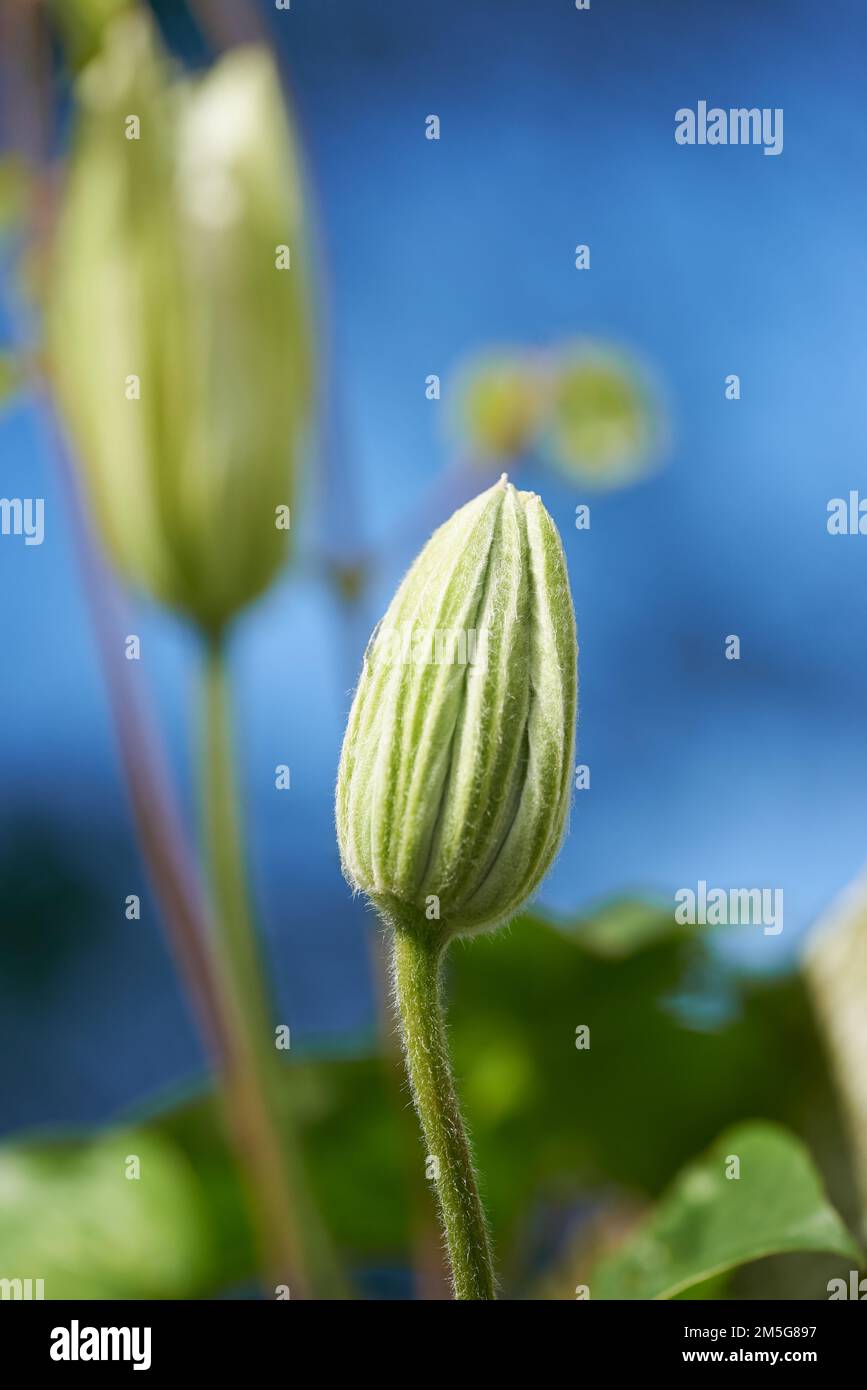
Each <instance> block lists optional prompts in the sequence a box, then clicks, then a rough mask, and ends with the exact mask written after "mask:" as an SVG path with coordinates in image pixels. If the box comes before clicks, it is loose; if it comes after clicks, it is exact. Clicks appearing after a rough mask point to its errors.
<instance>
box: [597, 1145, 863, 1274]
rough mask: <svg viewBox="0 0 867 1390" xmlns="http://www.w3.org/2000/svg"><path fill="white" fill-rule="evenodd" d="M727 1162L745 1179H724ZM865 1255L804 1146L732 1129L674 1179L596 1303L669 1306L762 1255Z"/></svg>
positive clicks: (607, 1270)
mask: <svg viewBox="0 0 867 1390" xmlns="http://www.w3.org/2000/svg"><path fill="white" fill-rule="evenodd" d="M731 1156H736V1157H737V1158H738V1159H739V1160H740V1177H739V1178H737V1179H735V1178H730V1177H727V1176H726V1169H727V1166H728V1164H729V1161H730V1158H731ZM794 1251H829V1252H833V1253H835V1254H839V1255H845V1256H846V1257H847V1258H849V1259H851V1260H853V1261H854V1263H855V1264H856V1265H858V1264H859V1263H860V1259H861V1255H860V1252H859V1250H858V1247H857V1245H856V1244H855V1241H854V1240H853V1239H852V1237H851V1235H850V1234H849V1232H848V1231H847V1230H846V1227H845V1226H844V1225H843V1223H842V1221H841V1220H840V1217H839V1216H838V1215H837V1213H836V1211H835V1210H834V1208H833V1207H832V1206H830V1204H829V1203H828V1200H827V1198H826V1196H825V1193H824V1190H823V1188H822V1184H821V1181H820V1179H819V1176H818V1174H817V1172H816V1170H815V1168H814V1166H813V1162H812V1159H811V1158H810V1155H809V1153H808V1152H807V1150H806V1149H805V1148H804V1146H803V1145H802V1144H801V1143H800V1142H799V1141H798V1140H797V1139H795V1137H794V1136H793V1135H791V1134H789V1133H787V1131H786V1130H784V1129H781V1128H780V1127H778V1126H777V1125H769V1124H747V1125H740V1126H737V1127H736V1128H734V1129H730V1130H728V1131H727V1132H726V1133H725V1134H723V1135H721V1136H720V1138H719V1139H717V1140H716V1142H715V1143H714V1144H713V1145H712V1147H711V1148H710V1150H709V1151H708V1153H707V1154H705V1155H704V1156H703V1157H702V1158H700V1159H698V1160H697V1161H696V1162H695V1163H692V1164H690V1165H689V1166H688V1167H687V1168H685V1169H684V1170H683V1172H681V1173H680V1174H679V1175H678V1177H677V1178H676V1179H675V1181H674V1183H673V1184H672V1186H671V1187H670V1189H669V1190H668V1192H667V1193H666V1194H665V1195H664V1196H663V1198H662V1200H661V1201H660V1203H659V1205H658V1206H657V1207H656V1209H655V1210H654V1211H653V1212H652V1213H651V1215H650V1216H649V1217H648V1218H647V1220H646V1221H645V1222H644V1223H643V1224H642V1225H641V1226H640V1227H639V1229H638V1230H637V1231H636V1232H635V1233H634V1235H632V1236H631V1237H629V1238H628V1239H627V1241H626V1243H625V1244H624V1245H623V1246H622V1247H621V1249H620V1250H618V1251H617V1252H616V1253H615V1254H613V1255H611V1256H608V1257H607V1258H606V1259H603V1260H602V1261H601V1262H600V1264H599V1265H597V1267H596V1269H595V1271H594V1272H593V1274H592V1275H591V1278H590V1281H589V1282H590V1291H591V1296H592V1297H593V1298H604V1299H633V1298H634V1299H655V1298H673V1297H675V1296H676V1295H677V1294H678V1293H680V1292H681V1291H682V1290H684V1289H687V1288H689V1287H690V1286H691V1285H693V1284H698V1283H700V1282H701V1281H703V1280H705V1279H709V1278H710V1277H711V1276H713V1275H715V1274H720V1273H722V1272H723V1271H725V1270H728V1269H734V1268H736V1267H737V1266H738V1265H742V1264H747V1263H749V1262H750V1261H751V1260H759V1259H761V1258H762V1257H763V1256H766V1255H778V1254H785V1253H791V1252H794Z"/></svg>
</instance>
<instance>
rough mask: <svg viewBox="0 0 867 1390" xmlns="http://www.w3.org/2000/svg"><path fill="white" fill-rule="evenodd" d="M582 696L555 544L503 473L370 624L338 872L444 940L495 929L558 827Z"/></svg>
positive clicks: (385, 909) (346, 757)
mask: <svg viewBox="0 0 867 1390" xmlns="http://www.w3.org/2000/svg"><path fill="white" fill-rule="evenodd" d="M576 699H577V646H576V638H575V617H574V613H573V610H572V600H571V596H570V593H569V581H568V578H567V574H566V564H565V560H564V556H563V548H562V545H561V543H560V538H559V536H558V534H557V530H556V528H555V526H554V523H553V521H552V520H551V518H550V516H549V515H548V513H547V512H546V511H545V508H544V507H543V506H542V503H541V502H540V500H539V498H538V497H536V496H535V495H534V494H533V493H529V492H517V491H516V490H515V488H514V487H513V486H512V485H511V484H510V483H509V482H508V481H507V479H506V476H505V474H504V475H503V477H502V479H501V480H500V482H499V483H497V484H496V485H495V486H494V487H492V488H490V489H489V490H488V491H487V492H483V493H482V494H481V496H479V497H477V498H475V500H474V501H472V502H469V503H468V504H467V505H466V506H465V507H462V508H461V509H460V510H459V511H457V512H456V513H455V514H454V516H453V517H452V518H451V520H449V521H447V522H446V523H445V525H444V526H441V527H440V529H439V530H438V531H436V532H435V534H434V535H433V537H432V538H431V540H430V541H428V543H427V545H426V546H425V547H424V549H423V550H422V552H421V554H420V555H419V556H418V558H417V559H416V561H415V563H414V564H413V566H412V568H411V569H410V571H409V573H408V574H407V576H406V578H405V579H404V581H403V583H402V584H401V586H400V588H399V589H398V591H397V594H396V595H395V597H394V599H393V600H392V603H391V605H390V607H389V609H388V611H387V613H386V614H385V617H384V618H383V619H382V621H381V623H380V624H379V625H378V627H377V628H376V630H375V632H374V634H373V636H372V638H371V640H370V643H369V644H368V649H367V652H366V654H365V659H364V669H363V671H362V675H361V680H360V683H359V686H358V690H357V692H356V695H355V700H354V703H353V706H352V711H351V714H350V717H349V724H348V727H347V730H346V736H345V739H344V743H343V752H342V755H341V761H340V772H339V775H338V784H337V832H338V840H339V844H340V852H341V859H342V863H343V871H344V874H345V876H346V878H347V879H348V881H349V883H350V884H351V885H352V886H353V887H354V888H355V889H357V890H360V891H361V892H363V893H365V894H366V895H367V897H368V898H369V899H370V900H371V901H372V902H373V904H374V905H375V906H376V907H377V908H378V909H379V910H380V912H381V913H382V914H383V916H384V917H385V918H386V919H388V920H390V921H391V922H393V923H394V924H395V925H397V926H399V927H401V928H403V929H409V930H419V931H426V932H428V933H429V934H434V935H438V934H439V935H441V936H442V938H443V939H446V938H448V937H450V936H454V935H455V934H458V933H465V932H473V931H477V930H480V929H483V928H486V927H494V926H497V925H498V924H500V923H502V922H505V921H507V920H508V919H509V918H511V917H512V916H514V914H515V913H516V912H517V911H518V910H519V908H520V907H521V906H522V905H523V904H524V903H525V902H526V900H527V899H528V898H529V896H530V895H531V894H532V893H533V891H534V890H535V889H536V887H537V886H538V884H539V883H540V882H541V880H542V878H543V876H544V874H545V872H546V871H547V869H548V868H549V866H550V864H551V862H552V860H553V859H554V856H555V855H556V853H557V851H558V849H559V847H560V843H561V840H562V838H563V834H564V830H565V826H566V820H567V813H568V808H569V800H570V792H571V775H570V774H571V768H572V758H573V750H574V735H575V715H576Z"/></svg>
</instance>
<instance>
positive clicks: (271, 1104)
mask: <svg viewBox="0 0 867 1390" xmlns="http://www.w3.org/2000/svg"><path fill="white" fill-rule="evenodd" d="M204 706H205V708H204V726H205V729H204V740H203V749H202V755H203V767H202V819H203V824H204V836H205V851H206V859H207V864H208V872H209V882H210V886H211V895H212V899H213V908H214V915H215V917H216V920H217V927H218V934H219V940H218V942H217V943H216V944H217V946H218V954H219V957H220V963H221V965H222V966H223V973H224V976H225V978H226V980H227V982H228V986H229V988H230V990H231V992H232V996H233V1003H234V1005H235V1012H236V1015H237V1017H238V1018H239V1020H240V1027H241V1030H242V1033H243V1039H244V1042H245V1044H246V1051H247V1054H248V1059H249V1086H250V1088H251V1090H252V1091H253V1092H254V1098H255V1101H256V1110H257V1113H258V1115H259V1119H260V1124H259V1126H258V1130H257V1134H256V1140H255V1145H254V1146H253V1154H252V1158H253V1160H254V1162H255V1165H256V1167H255V1169H254V1176H256V1179H257V1190H256V1191H255V1192H254V1194H253V1196H254V1199H255V1200H256V1201H257V1202H258V1224H259V1239H260V1244H261V1245H262V1246H263V1248H264V1249H265V1251H266V1252H270V1255H269V1266H270V1268H271V1270H272V1271H273V1270H274V1269H275V1268H276V1267H277V1266H278V1263H279V1265H280V1267H283V1268H287V1267H289V1268H292V1269H293V1270H294V1278H295V1285H294V1287H295V1288H298V1287H299V1286H300V1288H301V1290H302V1293H301V1296H302V1297H303V1296H305V1293H306V1292H307V1275H308V1274H309V1276H310V1282H311V1283H312V1285H313V1287H314V1288H315V1289H316V1291H317V1293H318V1294H320V1295H321V1296H323V1297H330V1298H342V1297H345V1295H346V1288H345V1284H344V1281H343V1278H342V1276H341V1274H340V1270H339V1268H338V1265H337V1261H336V1259H335V1256H334V1252H333V1250H332V1248H331V1243H330V1240H329V1238H328V1235H327V1232H326V1231H325V1228H324V1226H323V1225H322V1222H321V1220H320V1218H319V1213H318V1210H317V1208H316V1204H315V1202H314V1200H313V1197H312V1194H311V1193H310V1191H309V1189H308V1186H307V1181H306V1176H305V1173H304V1164H303V1161H302V1158H301V1153H300V1149H299V1144H298V1141H297V1137H296V1135H295V1133H294V1128H293V1126H292V1124H291V1118H290V1116H289V1114H288V1113H287V1110H286V1105H285V1088H286V1077H285V1074H284V1069H283V1068H282V1067H281V1066H280V1065H279V1060H278V1058H277V1054H276V1051H275V1035H274V1031H273V1023H274V1009H273V1000H272V997H271V994H270V991H269V990H268V988H267V983H266V979H265V976H264V974H263V971H262V966H261V959H260V954H259V946H258V942H257V939H256V932H255V928H254V924H253V919H252V916H251V913H250V908H249V888H248V880H247V871H246V864H245V856H244V849H243V840H242V835H241V819H240V816H239V813H238V797H237V789H236V785H235V769H234V758H233V755H232V748H233V738H232V718H231V701H230V696H229V679H228V671H227V663H226V650H225V639H224V638H223V637H222V636H221V635H219V634H218V635H214V636H211V637H210V638H209V639H208V644H207V650H206V657H205V670H204ZM290 1190H291V1193H292V1199H293V1200H292V1201H291V1202H290V1199H289V1193H290ZM302 1252H303V1255H304V1257H305V1259H304V1262H303V1263H302V1260H301V1255H302ZM278 1282H283V1283H289V1280H288V1278H285V1277H284V1278H283V1279H282V1280H278ZM294 1296H295V1294H294V1292H293V1297H294Z"/></svg>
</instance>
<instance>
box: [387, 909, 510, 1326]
mask: <svg viewBox="0 0 867 1390" xmlns="http://www.w3.org/2000/svg"><path fill="white" fill-rule="evenodd" d="M441 963H442V945H441V944H440V943H439V942H435V941H434V940H432V939H429V938H427V937H424V936H420V935H419V934H418V933H417V932H410V931H404V930H402V929H401V928H400V927H397V928H396V930H395V932H394V988H395V998H396V1000H397V1008H398V1013H399V1017H400V1024H401V1030H402V1033H403V1044H404V1048H405V1050H406V1062H407V1070H408V1072H409V1080H410V1086H411V1088H412V1094H413V1100H414V1102H415V1107H416V1110H417V1111H418V1115H419V1119H420V1120H421V1126H422V1130H423V1132H424V1138H425V1143H426V1145H427V1149H428V1157H429V1158H430V1159H433V1160H435V1163H434V1174H435V1180H436V1189H437V1196H438V1198H439V1206H440V1215H441V1218H442V1224H443V1231H444V1233H445V1238H446V1244H447V1246H448V1252H449V1260H450V1263H451V1269H452V1279H453V1281H454V1294H455V1298H458V1299H492V1298H495V1297H496V1293H495V1289H494V1267H493V1257H492V1254H491V1246H490V1241H489V1239H488V1230H487V1226H486V1224H485V1216H484V1212H483V1211H482V1203H481V1200H480V1198H479V1190H478V1184H477V1181H476V1174H475V1169H474V1167H473V1158H472V1154H471V1152H470V1145H469V1140H468V1138H467V1133H466V1130H465V1128H464V1122H463V1119H462V1117H461V1111H460V1106H459V1104H458V1098H457V1093H456V1091H455V1083H454V1078H453V1076H452V1066H451V1061H450V1058H449V1051H448V1042H447V1039H446V1029H445V1021H444V1019H443V1014H442V1008H441V1006H440V968H441Z"/></svg>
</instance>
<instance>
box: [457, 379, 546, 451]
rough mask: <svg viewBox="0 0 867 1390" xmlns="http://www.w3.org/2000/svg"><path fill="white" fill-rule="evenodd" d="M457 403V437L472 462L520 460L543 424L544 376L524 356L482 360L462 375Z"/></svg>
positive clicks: (531, 445)
mask: <svg viewBox="0 0 867 1390" xmlns="http://www.w3.org/2000/svg"><path fill="white" fill-rule="evenodd" d="M459 401H460V405H459V423H460V428H461V434H462V436H463V437H464V438H465V439H466V441H467V442H468V443H469V446H470V449H471V450H472V453H473V455H474V456H475V457H476V458H478V459H480V460H483V461H488V460H491V459H497V460H500V459H501V460H503V461H504V462H505V461H506V460H508V459H515V458H520V456H521V455H522V454H524V453H526V452H527V450H529V449H531V448H532V447H533V444H534V442H535V438H536V435H537V433H538V431H539V428H540V425H541V424H542V420H543V416H544V411H545V406H546V388H545V380H544V376H543V375H542V373H541V372H540V371H539V368H538V367H537V365H536V364H535V363H534V361H533V360H532V359H531V358H530V357H529V355H528V354H526V353H525V354H523V355H521V356H518V355H514V356H509V355H506V354H500V355H498V356H494V357H486V358H483V359H482V360H481V361H480V362H478V363H474V364H473V367H472V368H471V369H470V370H468V371H467V372H466V374H465V377H464V380H463V384H462V386H461V389H460V393H459Z"/></svg>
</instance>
